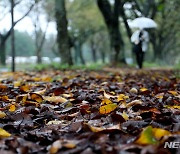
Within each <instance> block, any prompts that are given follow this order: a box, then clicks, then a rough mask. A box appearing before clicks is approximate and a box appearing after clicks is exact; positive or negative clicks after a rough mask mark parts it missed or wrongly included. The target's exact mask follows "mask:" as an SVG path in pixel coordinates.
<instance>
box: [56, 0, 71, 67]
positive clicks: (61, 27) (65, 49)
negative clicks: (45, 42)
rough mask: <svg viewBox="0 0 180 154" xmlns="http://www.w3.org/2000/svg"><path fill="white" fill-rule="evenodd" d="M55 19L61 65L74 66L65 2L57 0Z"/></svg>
mask: <svg viewBox="0 0 180 154" xmlns="http://www.w3.org/2000/svg"><path fill="white" fill-rule="evenodd" d="M55 17H56V24H57V32H58V35H57V41H58V48H59V53H60V56H61V63H63V64H69V65H72V64H73V61H72V56H71V52H70V40H69V35H68V29H67V26H68V21H67V17H66V8H65V0H55Z"/></svg>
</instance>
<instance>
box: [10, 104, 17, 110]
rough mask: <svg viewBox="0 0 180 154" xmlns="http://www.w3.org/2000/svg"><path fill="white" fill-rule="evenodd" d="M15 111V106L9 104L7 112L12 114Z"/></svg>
mask: <svg viewBox="0 0 180 154" xmlns="http://www.w3.org/2000/svg"><path fill="white" fill-rule="evenodd" d="M15 110H16V106H15V105H14V104H11V105H10V106H9V112H14V111H15Z"/></svg>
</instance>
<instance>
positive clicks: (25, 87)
mask: <svg viewBox="0 0 180 154" xmlns="http://www.w3.org/2000/svg"><path fill="white" fill-rule="evenodd" d="M20 90H21V91H23V92H28V91H29V90H30V85H23V86H21V87H20Z"/></svg>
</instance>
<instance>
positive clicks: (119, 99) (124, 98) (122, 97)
mask: <svg viewBox="0 0 180 154" xmlns="http://www.w3.org/2000/svg"><path fill="white" fill-rule="evenodd" d="M128 98H129V96H126V95H124V94H120V95H118V97H117V101H118V102H120V101H124V100H126V99H128Z"/></svg>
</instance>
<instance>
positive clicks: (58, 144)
mask: <svg viewBox="0 0 180 154" xmlns="http://www.w3.org/2000/svg"><path fill="white" fill-rule="evenodd" d="M77 143H78V141H76V140H57V141H55V142H54V143H53V144H52V145H51V148H50V150H49V153H50V154H55V153H57V152H58V151H59V150H60V149H61V148H63V147H64V148H68V149H73V148H75V147H76V144H77Z"/></svg>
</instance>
